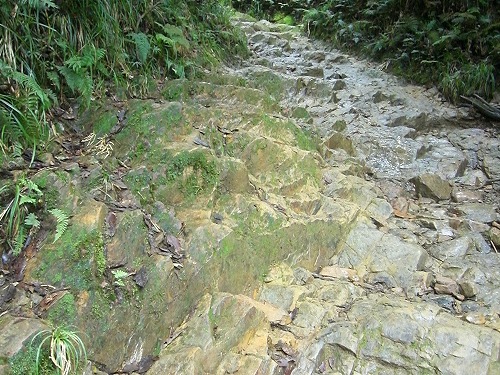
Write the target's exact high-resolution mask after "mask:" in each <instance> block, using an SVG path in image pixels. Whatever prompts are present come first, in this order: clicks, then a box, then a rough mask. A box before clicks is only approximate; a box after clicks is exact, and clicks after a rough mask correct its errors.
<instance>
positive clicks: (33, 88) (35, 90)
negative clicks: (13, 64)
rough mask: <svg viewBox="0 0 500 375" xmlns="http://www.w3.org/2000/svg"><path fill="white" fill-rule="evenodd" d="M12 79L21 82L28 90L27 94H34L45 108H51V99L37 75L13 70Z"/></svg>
mask: <svg viewBox="0 0 500 375" xmlns="http://www.w3.org/2000/svg"><path fill="white" fill-rule="evenodd" d="M12 79H14V80H15V81H16V82H17V83H19V84H20V85H21V86H22V87H23V88H24V89H25V90H27V96H31V95H32V94H34V95H36V97H37V98H38V99H39V100H40V103H41V104H42V107H43V109H44V110H45V109H48V108H50V99H49V96H48V95H47V93H46V92H45V91H44V90H43V89H42V88H41V87H40V85H39V84H38V82H37V81H36V79H35V77H33V76H29V75H27V74H24V73H21V72H18V71H14V72H12Z"/></svg>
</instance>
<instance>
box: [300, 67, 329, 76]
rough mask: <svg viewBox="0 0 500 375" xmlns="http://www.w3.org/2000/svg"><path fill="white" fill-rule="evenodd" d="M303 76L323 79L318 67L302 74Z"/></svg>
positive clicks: (320, 69) (321, 70)
mask: <svg viewBox="0 0 500 375" xmlns="http://www.w3.org/2000/svg"><path fill="white" fill-rule="evenodd" d="M304 75H306V76H309V77H316V78H323V77H324V72H323V68H320V67H313V68H309V69H307V70H306V71H305V72H304Z"/></svg>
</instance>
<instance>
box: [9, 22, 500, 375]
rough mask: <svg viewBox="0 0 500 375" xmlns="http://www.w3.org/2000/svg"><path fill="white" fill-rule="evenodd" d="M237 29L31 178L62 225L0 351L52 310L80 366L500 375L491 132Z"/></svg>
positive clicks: (318, 55) (498, 239)
mask: <svg viewBox="0 0 500 375" xmlns="http://www.w3.org/2000/svg"><path fill="white" fill-rule="evenodd" d="M237 22H238V23H239V24H240V25H241V27H242V28H243V30H244V31H245V32H246V33H247V36H248V40H249V44H250V48H251V50H252V56H251V58H249V59H248V60H246V61H243V62H241V63H239V64H237V65H235V66H232V67H225V68H223V69H221V70H220V71H219V72H217V73H210V74H207V75H206V77H205V78H204V79H203V80H202V81H198V82H186V81H171V82H167V83H166V84H165V88H164V90H163V92H162V97H159V98H157V99H155V100H146V101H139V100H131V101H129V102H114V103H112V104H111V105H110V106H107V107H102V108H100V109H98V110H96V111H95V113H92V114H87V115H86V116H84V117H83V118H82V119H80V120H79V122H78V125H76V126H80V129H81V130H82V131H84V132H85V131H86V132H87V133H88V132H89V131H90V130H92V131H94V132H95V134H96V137H97V139H100V140H101V141H102V142H101V143H91V142H82V143H81V144H80V146H81V152H80V155H78V156H76V157H72V158H70V157H66V158H56V159H57V160H53V161H52V163H53V164H54V168H48V169H47V170H43V171H41V172H39V173H38V174H37V176H36V179H34V180H35V181H37V183H38V184H39V185H40V186H42V185H44V186H46V187H52V188H55V190H56V191H57V194H55V195H54V197H53V199H54V200H55V201H56V202H57V204H58V207H62V208H64V209H65V210H66V211H67V212H71V214H72V218H71V225H70V227H69V228H68V231H67V233H66V234H65V235H64V236H63V237H62V238H61V240H59V241H60V242H55V243H52V241H51V240H50V241H47V240H44V239H43V238H41V237H40V238H39V239H38V241H37V245H36V247H37V249H36V250H33V251H32V253H31V254H30V256H29V258H27V259H25V264H24V265H23V267H22V278H18V280H13V279H12V272H13V271H12V270H11V272H10V273H8V272H7V273H4V276H3V278H2V279H1V281H2V284H3V285H2V290H1V294H0V301H1V302H2V304H1V305H0V306H1V308H2V311H3V312H2V316H1V317H0V327H1V333H0V343H1V345H0V358H7V359H8V358H10V357H12V356H14V355H15V354H16V353H17V352H19V350H20V348H21V346H22V344H23V341H25V340H26V339H28V338H29V337H30V336H31V335H32V334H33V333H34V332H36V331H37V330H39V329H42V328H43V327H45V323H44V321H42V320H40V319H39V317H42V318H47V317H48V318H51V319H52V320H56V321H57V320H58V319H59V320H63V321H64V322H65V323H71V324H74V325H75V326H77V327H78V329H79V331H80V332H83V333H84V335H83V339H84V341H85V343H86V345H87V349H88V352H89V360H90V362H89V365H88V366H87V368H86V369H85V372H84V373H85V374H100V375H103V374H116V373H127V374H143V373H145V374H147V375H160V374H162V375H163V374H193V375H198V374H274V375H278V374H287V375H290V374H293V375H301V374H342V375H343V374H464V375H465V374H471V373H473V374H477V375H480V374H485V375H494V374H498V373H500V254H499V252H500V216H499V202H500V138H499V136H498V135H499V130H498V124H497V127H496V128H495V124H494V123H490V122H488V121H486V120H484V119H482V118H480V117H476V116H474V115H471V114H470V113H471V112H470V110H469V109H468V108H464V107H462V108H458V107H455V106H453V105H451V104H448V103H447V102H445V101H444V100H442V99H441V98H440V96H439V94H438V92H437V90H436V89H434V88H431V89H426V88H423V87H418V86H412V85H409V84H407V83H404V82H401V81H400V80H398V79H397V78H395V77H393V76H391V75H389V74H387V73H385V72H384V71H383V70H382V69H383V67H382V66H377V65H375V64H372V63H367V62H366V61H360V60H358V59H355V58H353V57H349V56H347V55H345V54H343V53H341V52H339V51H337V50H333V49H331V48H329V47H328V46H326V45H325V44H324V43H321V42H315V41H311V40H310V39H308V38H307V37H306V36H304V35H303V34H301V33H300V31H299V30H298V29H297V28H294V27H290V26H284V25H274V24H270V23H268V22H265V21H259V22H254V21H249V20H245V19H241V20H238V21H237ZM117 113H118V122H117V119H116V117H117ZM99 137H101V138H99ZM106 147H107V148H106ZM106 150H108V151H109V152H110V153H111V156H109V157H105V156H107V155H106V152H107V151H106ZM49 159H50V158H49ZM56 164H57V168H56V167H55V166H56ZM47 231H48V230H46V231H45V232H44V231H42V232H44V233H45V236H47V233H46V232H47ZM117 271H122V272H121V273H119V272H117ZM0 363H1V362H0ZM6 366H7V365H5V366H4V368H3V369H4V370H6V368H7V367H6ZM0 373H2V368H0Z"/></svg>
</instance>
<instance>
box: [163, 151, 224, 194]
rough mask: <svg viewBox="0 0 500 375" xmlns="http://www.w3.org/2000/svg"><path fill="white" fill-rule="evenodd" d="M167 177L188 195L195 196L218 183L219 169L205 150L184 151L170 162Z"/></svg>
mask: <svg viewBox="0 0 500 375" xmlns="http://www.w3.org/2000/svg"><path fill="white" fill-rule="evenodd" d="M166 177H167V181H169V182H170V183H176V184H177V185H178V187H179V188H180V189H181V191H182V192H183V193H184V194H186V196H188V197H194V196H196V195H198V194H199V193H200V192H202V191H206V190H208V189H211V188H213V187H214V186H215V185H216V184H217V181H218V177H219V171H218V169H217V165H216V164H215V161H213V160H207V156H206V155H205V153H204V152H202V151H192V152H187V151H183V152H181V153H179V154H177V155H176V156H175V157H174V158H172V159H171V160H170V161H169V162H168V164H167V170H166Z"/></svg>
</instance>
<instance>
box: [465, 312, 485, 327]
mask: <svg viewBox="0 0 500 375" xmlns="http://www.w3.org/2000/svg"><path fill="white" fill-rule="evenodd" d="M465 320H467V321H468V322H469V323H472V324H477V325H483V324H485V323H486V318H485V317H484V315H483V314H481V313H472V314H467V315H466V316H465Z"/></svg>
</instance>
